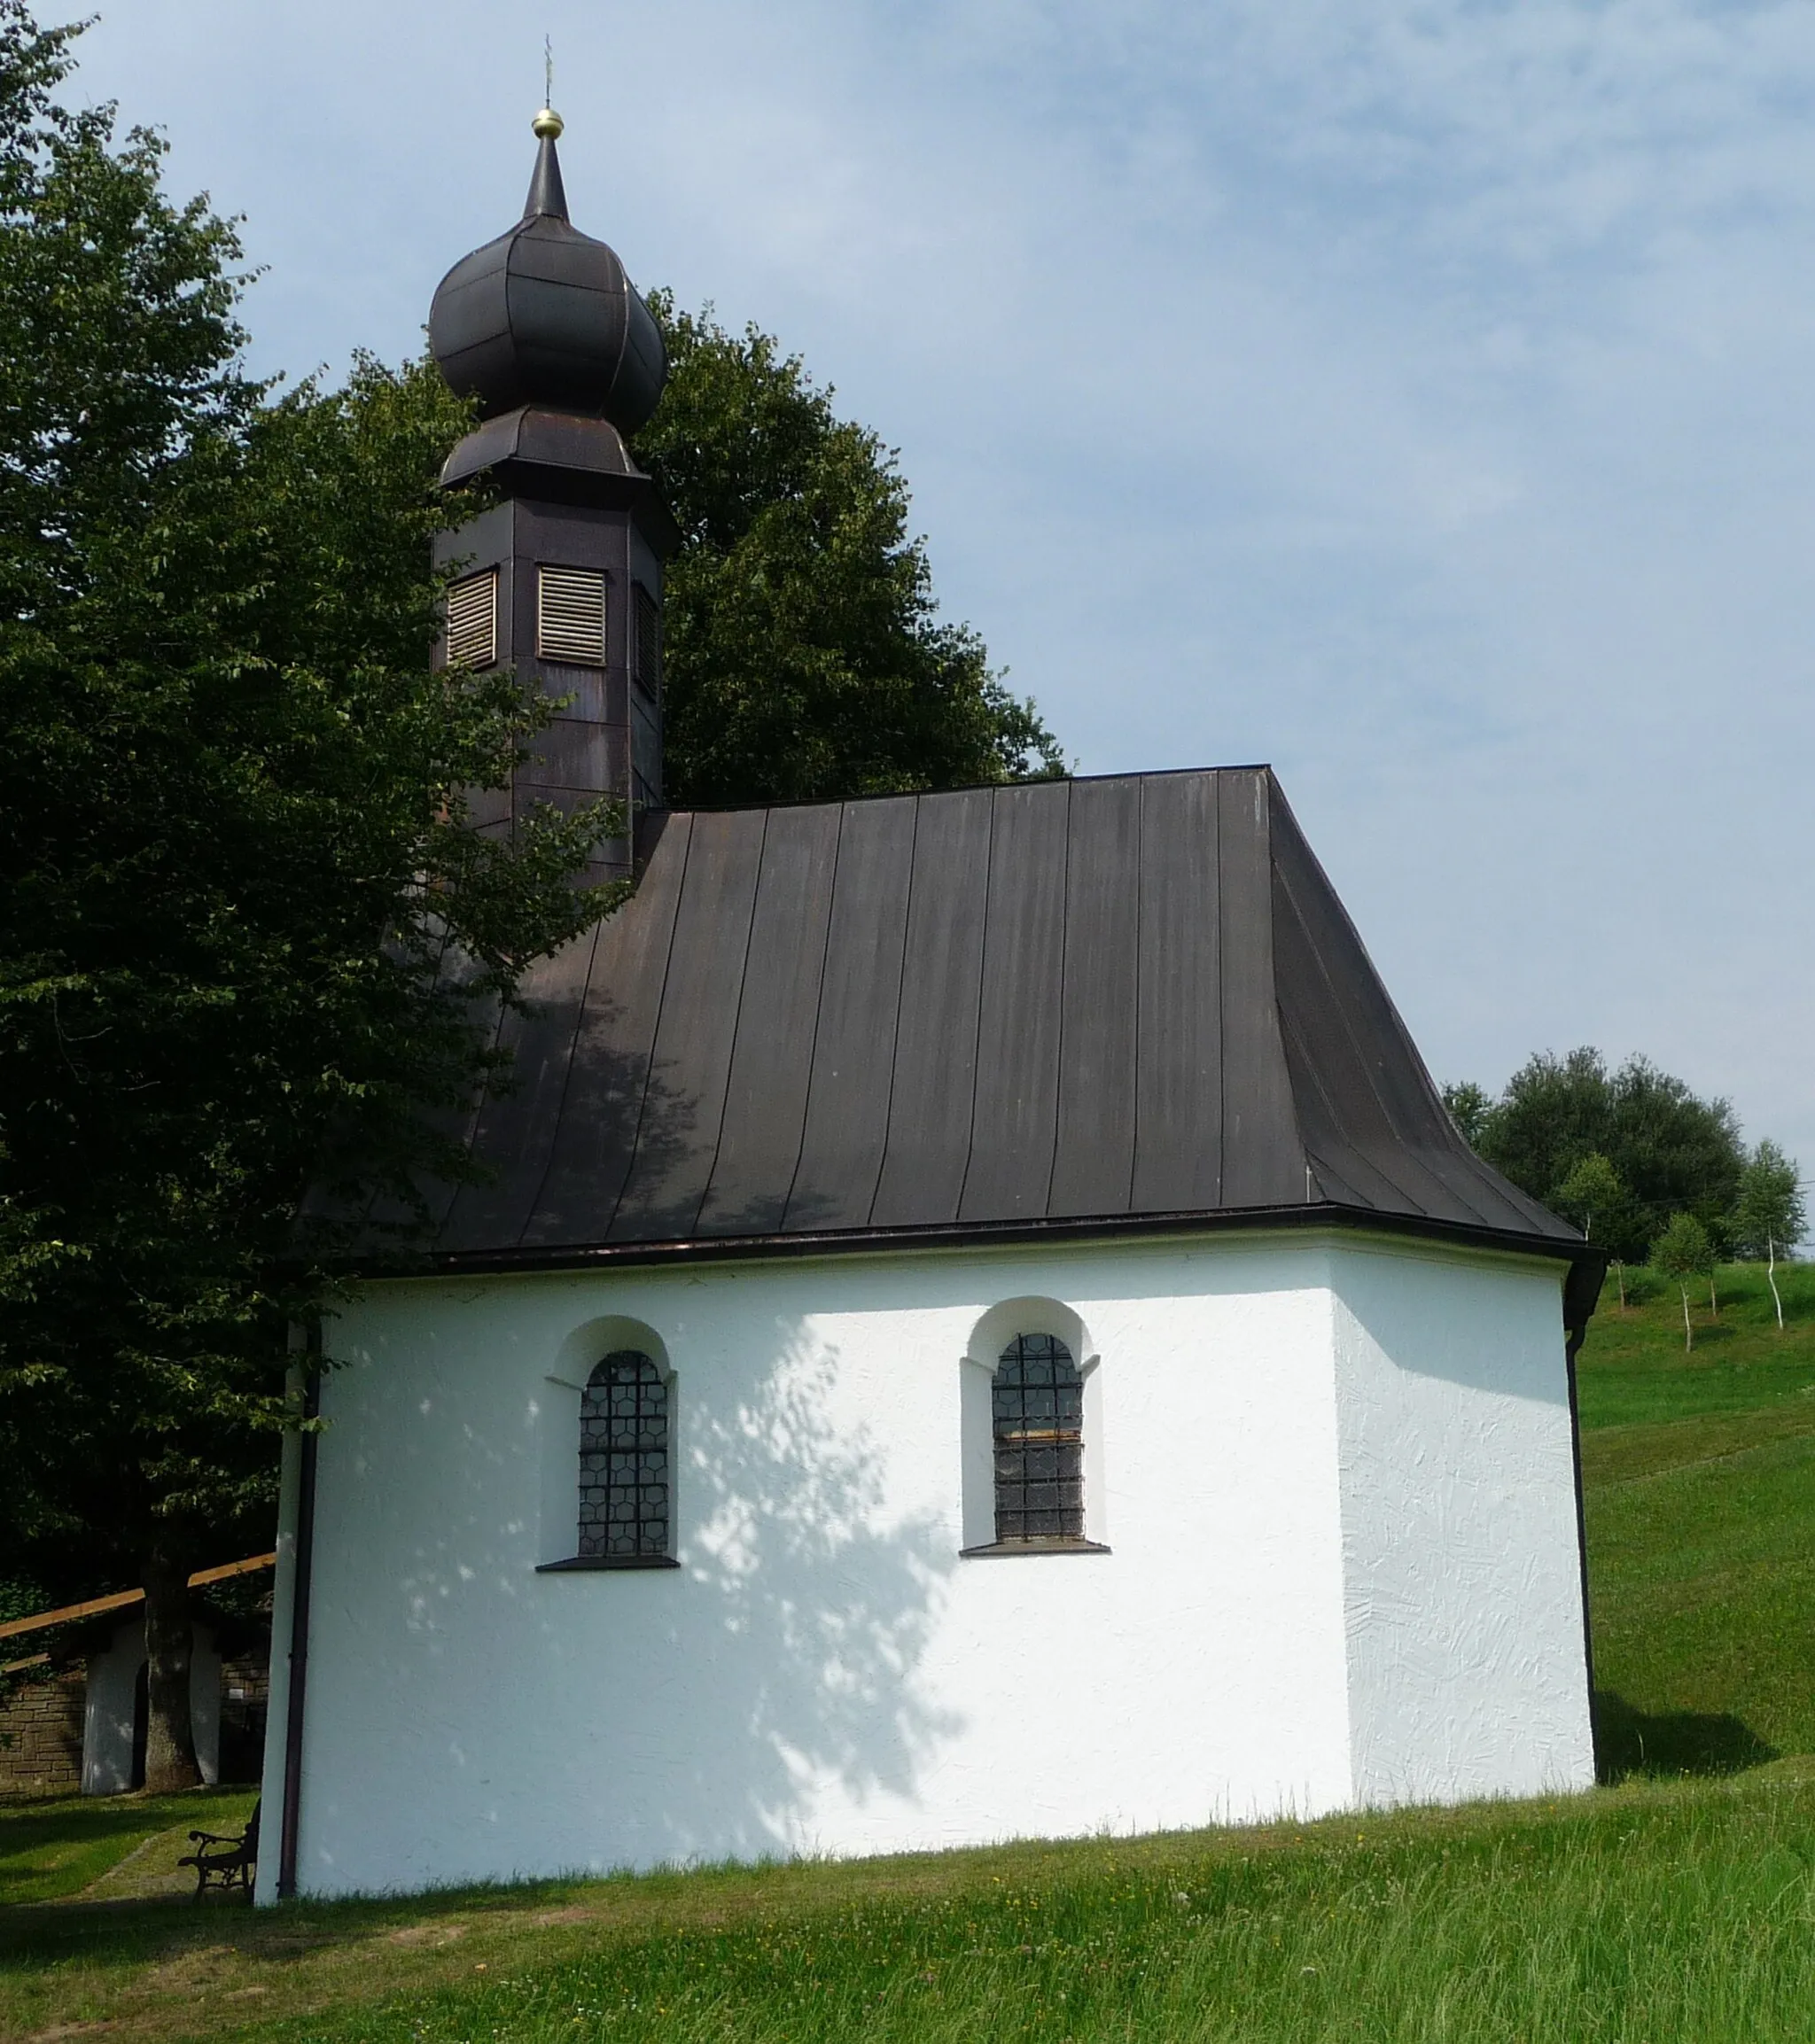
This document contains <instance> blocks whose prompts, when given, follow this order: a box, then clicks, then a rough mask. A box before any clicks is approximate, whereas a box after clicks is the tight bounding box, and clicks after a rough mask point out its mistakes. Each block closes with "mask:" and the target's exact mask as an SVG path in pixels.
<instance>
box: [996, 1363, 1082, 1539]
mask: <svg viewBox="0 0 1815 2044" xmlns="http://www.w3.org/2000/svg"><path fill="white" fill-rule="evenodd" d="M991 1410H992V1416H993V1429H994V1435H995V1465H996V1538H997V1540H998V1541H999V1542H1003V1543H1007V1542H1010V1541H1017V1540H1082V1539H1083V1537H1084V1380H1083V1378H1082V1377H1080V1376H1079V1373H1078V1365H1077V1364H1075V1363H1074V1362H1073V1361H1072V1360H1071V1350H1070V1349H1069V1348H1066V1346H1065V1344H1064V1343H1063V1341H1060V1340H1059V1338H1058V1336H1057V1335H1056V1334H1017V1335H1016V1337H1015V1339H1014V1340H1013V1341H1010V1342H1009V1346H1008V1347H1007V1348H1004V1349H1003V1350H1002V1354H1001V1361H1000V1362H998V1364H996V1372H995V1380H994V1385H993V1391H992V1395H991Z"/></svg>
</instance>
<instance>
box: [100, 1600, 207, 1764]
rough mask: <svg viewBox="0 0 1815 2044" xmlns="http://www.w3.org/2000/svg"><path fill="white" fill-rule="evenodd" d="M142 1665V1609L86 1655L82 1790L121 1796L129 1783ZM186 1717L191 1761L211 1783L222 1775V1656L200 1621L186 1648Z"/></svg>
mask: <svg viewBox="0 0 1815 2044" xmlns="http://www.w3.org/2000/svg"><path fill="white" fill-rule="evenodd" d="M144 1665H145V1621H144V1616H143V1614H141V1615H140V1616H139V1617H137V1618H133V1619H129V1620H126V1622H125V1623H124V1624H123V1625H121V1627H120V1628H119V1629H118V1630H117V1631H116V1632H115V1633H114V1634H113V1637H112V1638H111V1639H110V1640H109V1641H108V1643H107V1644H106V1645H105V1647H104V1648H103V1649H102V1650H101V1652H99V1653H93V1654H90V1656H89V1661H88V1683H87V1689H86V1691H85V1693H84V1698H83V1703H82V1793H83V1795H85V1796H121V1795H124V1794H125V1793H126V1792H127V1791H128V1790H129V1789H130V1788H131V1787H132V1785H133V1784H132V1773H133V1768H132V1757H133V1756H132V1748H133V1733H134V1727H135V1721H136V1710H137V1695H138V1671H139V1670H140V1669H141V1668H142V1667H144ZM189 1721H190V1734H191V1737H192V1738H193V1739H194V1741H195V1758H196V1765H197V1766H198V1767H199V1768H200V1769H201V1776H202V1779H203V1780H204V1781H205V1782H206V1783H208V1784H210V1785H211V1786H212V1785H213V1784H214V1783H215V1782H217V1781H218V1780H219V1779H220V1777H221V1765H220V1762H221V1657H220V1655H219V1654H218V1653H217V1652H215V1651H214V1636H213V1634H212V1633H210V1631H209V1630H208V1628H207V1627H206V1626H205V1625H199V1626H197V1627H196V1628H195V1636H194V1641H193V1644H191V1650H190V1662H189Z"/></svg>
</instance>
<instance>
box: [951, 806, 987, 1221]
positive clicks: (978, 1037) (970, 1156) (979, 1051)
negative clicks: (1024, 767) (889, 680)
mask: <svg viewBox="0 0 1815 2044" xmlns="http://www.w3.org/2000/svg"><path fill="white" fill-rule="evenodd" d="M995 859H996V796H995V790H994V789H991V790H990V798H989V835H988V836H987V837H986V838H985V841H984V847H983V934H982V936H981V937H979V938H978V944H977V1020H976V1022H975V1024H974V1031H975V1033H974V1035H973V1038H972V1040H971V1045H970V1115H969V1117H968V1118H967V1120H966V1122H965V1124H964V1170H963V1173H962V1176H961V1177H960V1178H959V1180H958V1198H957V1201H956V1202H955V1204H954V1209H953V1214H954V1219H958V1220H962V1218H963V1214H964V1194H965V1193H966V1192H967V1191H968V1190H969V1188H970V1166H971V1164H972V1162H973V1161H974V1160H975V1158H976V1155H977V1074H978V1068H979V1066H980V1065H981V1063H982V1061H983V1008H984V991H985V988H986V987H987V986H988V984H989V925H990V914H989V908H990V897H991V895H992V894H993V892H994V891H995V890H994V888H993V886H992V884H991V883H992V881H993V877H994V874H995Z"/></svg>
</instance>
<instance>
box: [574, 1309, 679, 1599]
mask: <svg viewBox="0 0 1815 2044" xmlns="http://www.w3.org/2000/svg"><path fill="white" fill-rule="evenodd" d="M668 1495H669V1491H668V1387H667V1386H666V1384H665V1383H664V1382H663V1380H662V1373H661V1372H660V1371H659V1370H658V1369H657V1368H656V1366H655V1364H654V1362H653V1361H652V1360H651V1359H650V1357H649V1356H645V1355H644V1354H643V1352H642V1350H641V1349H637V1348H618V1349H614V1350H613V1351H612V1353H611V1355H609V1356H606V1357H605V1359H604V1362H603V1363H601V1364H599V1365H598V1367H597V1368H596V1370H594V1372H593V1373H592V1375H591V1376H590V1377H588V1379H587V1382H586V1390H585V1393H584V1395H582V1397H581V1398H580V1558H582V1559H583V1560H600V1561H619V1560H623V1561H630V1560H637V1559H640V1558H647V1557H650V1556H663V1555H666V1553H667V1551H668Z"/></svg>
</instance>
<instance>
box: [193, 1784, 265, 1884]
mask: <svg viewBox="0 0 1815 2044" xmlns="http://www.w3.org/2000/svg"><path fill="white" fill-rule="evenodd" d="M259 1807H260V1806H259V1805H258V1804H257V1803H254V1804H253V1807H252V1818H251V1821H250V1822H249V1823H247V1825H246V1827H245V1830H243V1831H240V1832H238V1834H237V1835H235V1836H232V1837H229V1836H227V1835H226V1834H224V1833H222V1832H220V1831H191V1833H190V1834H189V1842H190V1843H191V1845H192V1846H194V1847H195V1850H194V1852H192V1853H185V1854H183V1857H182V1858H181V1859H180V1860H179V1861H177V1862H176V1864H177V1865H178V1866H179V1867H193V1868H194V1869H195V1892H196V1893H197V1894H198V1895H199V1894H200V1893H202V1892H203V1891H204V1890H205V1889H206V1887H207V1885H208V1884H209V1882H211V1881H212V1882H213V1883H214V1885H215V1886H216V1887H217V1888H244V1889H245V1891H246V1892H247V1893H250V1892H252V1877H253V1869H254V1868H255V1867H256V1866H257V1865H258V1863H259Z"/></svg>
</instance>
